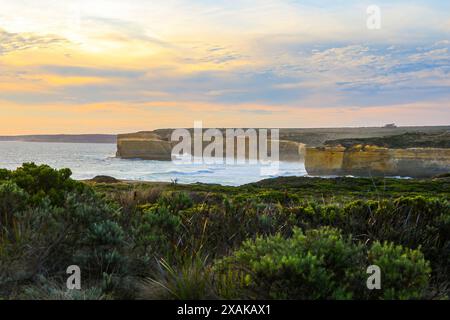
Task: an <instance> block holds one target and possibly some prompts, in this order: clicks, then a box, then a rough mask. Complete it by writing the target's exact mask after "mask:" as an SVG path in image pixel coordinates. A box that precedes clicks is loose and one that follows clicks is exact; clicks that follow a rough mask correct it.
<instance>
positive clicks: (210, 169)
mask: <svg viewBox="0 0 450 320" xmlns="http://www.w3.org/2000/svg"><path fill="white" fill-rule="evenodd" d="M115 153H116V145H115V144H95V143H44V142H17V141H0V168H5V169H10V170H12V169H16V168H17V167H20V166H21V165H22V163H24V162H34V163H36V164H48V165H50V166H51V167H53V168H58V169H61V168H70V169H71V170H72V172H73V175H72V177H73V178H74V179H77V180H85V179H91V178H93V177H95V176H98V175H107V176H111V177H114V178H117V179H123V180H139V181H163V182H171V181H174V180H176V181H177V182H178V183H186V184H189V183H196V182H201V183H213V184H221V185H230V186H238V185H242V184H246V183H251V182H256V181H259V180H262V179H267V178H270V177H275V176H305V175H306V170H305V166H304V164H303V163H292V162H281V163H280V168H279V171H278V173H277V174H275V175H274V174H265V173H264V170H261V165H250V164H241V165H224V164H223V165H222V164H214V165H206V164H175V163H173V162H171V161H150V160H138V159H136V160H129V159H119V158H116V157H115Z"/></svg>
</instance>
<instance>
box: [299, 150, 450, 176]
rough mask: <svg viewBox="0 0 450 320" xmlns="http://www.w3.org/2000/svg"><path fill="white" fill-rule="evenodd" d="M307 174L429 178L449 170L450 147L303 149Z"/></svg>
mask: <svg viewBox="0 0 450 320" xmlns="http://www.w3.org/2000/svg"><path fill="white" fill-rule="evenodd" d="M305 168H306V171H307V172H308V174H310V175H318V176H323V175H354V176H404V177H415V178H421V177H432V176H435V175H438V174H441V173H447V172H450V149H445V148H409V149H388V148H382V147H376V146H361V145H359V146H358V145H357V146H353V147H349V148H345V147H342V146H330V147H319V148H306V155H305Z"/></svg>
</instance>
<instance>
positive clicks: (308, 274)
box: [215, 227, 430, 299]
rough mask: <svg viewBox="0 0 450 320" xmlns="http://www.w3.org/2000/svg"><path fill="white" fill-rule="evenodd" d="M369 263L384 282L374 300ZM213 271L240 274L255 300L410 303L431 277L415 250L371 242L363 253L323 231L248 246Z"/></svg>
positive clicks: (355, 245)
mask: <svg viewBox="0 0 450 320" xmlns="http://www.w3.org/2000/svg"><path fill="white" fill-rule="evenodd" d="M370 264H377V265H379V266H380V267H381V269H382V271H383V272H382V277H383V279H385V280H384V282H383V284H382V286H383V290H382V291H380V293H378V294H373V295H372V296H371V295H370V294H369V292H371V291H369V290H368V289H367V288H366V278H367V275H366V274H365V271H366V268H367V267H368V266H369V265H370ZM215 268H216V270H217V272H218V273H219V274H222V275H226V274H229V273H230V272H231V273H241V275H242V277H244V278H245V279H247V283H246V285H245V287H244V288H241V289H243V290H244V292H247V293H246V297H247V298H256V299H352V298H353V299H365V298H385V299H413V298H418V297H420V296H421V295H422V294H423V293H424V289H425V288H426V287H427V285H428V278H429V275H430V268H429V266H428V262H426V261H425V260H424V258H423V255H422V254H421V253H420V251H418V250H410V249H404V248H403V247H401V246H393V245H391V244H384V245H380V244H379V243H375V244H374V245H373V246H372V248H371V249H370V250H369V251H368V252H367V251H366V249H365V247H364V246H363V245H362V244H359V243H355V242H353V241H352V240H351V239H350V238H346V237H343V236H342V234H341V232H339V231H338V230H336V229H330V228H327V227H325V228H320V229H317V230H309V231H306V232H305V233H303V232H301V231H300V230H299V229H296V230H294V234H293V236H292V237H291V238H288V239H286V238H283V237H281V236H280V235H275V236H271V237H267V238H261V237H259V238H257V239H256V240H255V241H247V242H245V243H244V244H243V246H242V247H241V248H240V249H239V250H237V251H236V252H234V254H233V255H232V256H230V257H227V258H225V259H223V260H221V261H218V262H217V263H216V266H215Z"/></svg>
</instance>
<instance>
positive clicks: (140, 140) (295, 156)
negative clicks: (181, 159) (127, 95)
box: [116, 132, 304, 162]
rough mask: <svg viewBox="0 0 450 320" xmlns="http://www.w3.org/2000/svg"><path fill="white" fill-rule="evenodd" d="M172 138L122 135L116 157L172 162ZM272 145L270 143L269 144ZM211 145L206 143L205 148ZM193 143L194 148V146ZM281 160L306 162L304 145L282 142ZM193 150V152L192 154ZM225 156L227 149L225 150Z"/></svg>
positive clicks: (150, 133) (149, 135) (153, 135)
mask: <svg viewBox="0 0 450 320" xmlns="http://www.w3.org/2000/svg"><path fill="white" fill-rule="evenodd" d="M168 139H170V136H168V135H160V134H157V133H155V132H138V133H130V134H120V135H118V137H117V153H116V156H117V157H120V158H124V159H133V158H137V159H144V160H160V161H170V160H171V159H172V155H171V151H172V148H173V146H174V145H176V144H177V143H178V142H171V141H169V140H168ZM224 143H225V147H226V140H225V139H224ZM268 143H270V142H268ZM208 144H209V143H208V142H204V143H203V148H205V147H206V146H207V145H208ZM193 145H194V144H193V142H192V146H193ZM279 148H280V160H281V161H298V162H303V161H304V145H303V144H302V143H299V142H295V141H288V140H280V141H279ZM234 149H235V155H236V154H237V142H236V143H235V148H234ZM192 151H193V150H191V153H192ZM223 152H224V154H225V152H226V151H225V149H224V151H223ZM246 157H247V158H248V147H247V148H246Z"/></svg>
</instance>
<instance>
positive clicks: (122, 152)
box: [116, 132, 172, 161]
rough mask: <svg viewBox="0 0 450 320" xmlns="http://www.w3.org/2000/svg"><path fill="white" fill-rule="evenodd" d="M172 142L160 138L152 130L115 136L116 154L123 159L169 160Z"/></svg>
mask: <svg viewBox="0 0 450 320" xmlns="http://www.w3.org/2000/svg"><path fill="white" fill-rule="evenodd" d="M171 151H172V143H171V142H169V141H165V140H161V138H160V137H159V136H158V135H157V134H154V133H152V132H138V133H130V134H120V135H118V136H117V153H116V156H117V157H120V158H124V159H134V158H139V159H144V160H161V161H170V160H171V159H172V158H171Z"/></svg>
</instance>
